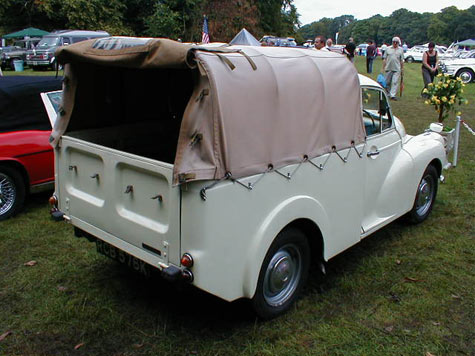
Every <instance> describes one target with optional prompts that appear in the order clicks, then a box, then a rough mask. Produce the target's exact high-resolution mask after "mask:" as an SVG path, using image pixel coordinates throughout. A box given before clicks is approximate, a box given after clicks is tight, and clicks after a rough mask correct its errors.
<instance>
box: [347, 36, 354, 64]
mask: <svg viewBox="0 0 475 356" xmlns="http://www.w3.org/2000/svg"><path fill="white" fill-rule="evenodd" d="M355 50H356V45H355V42H354V41H353V37H350V39H349V40H348V43H347V44H346V46H345V54H346V56H347V57H348V59H349V60H350V61H351V62H354V61H355Z"/></svg>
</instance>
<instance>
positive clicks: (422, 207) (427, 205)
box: [409, 166, 438, 224]
mask: <svg viewBox="0 0 475 356" xmlns="http://www.w3.org/2000/svg"><path fill="white" fill-rule="evenodd" d="M437 185H438V174H437V170H436V169H435V167H434V166H428V167H427V168H426V170H425V172H424V174H423V175H422V179H421V181H420V182H419V186H418V187H417V193H416V199H415V201H414V206H413V207H412V210H411V211H410V212H409V218H410V220H411V221H412V222H413V223H416V224H417V223H420V222H423V221H424V220H425V219H427V217H428V216H429V214H430V212H431V211H432V207H433V206H434V203H435V197H436V195H437Z"/></svg>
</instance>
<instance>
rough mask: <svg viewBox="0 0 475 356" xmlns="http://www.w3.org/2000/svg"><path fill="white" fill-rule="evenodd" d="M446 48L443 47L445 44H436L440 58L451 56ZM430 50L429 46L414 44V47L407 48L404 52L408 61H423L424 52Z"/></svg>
mask: <svg viewBox="0 0 475 356" xmlns="http://www.w3.org/2000/svg"><path fill="white" fill-rule="evenodd" d="M444 48H445V47H443V46H435V50H436V51H437V55H438V57H439V60H441V59H443V58H446V57H447V56H449V54H446V50H445V49H444ZM428 50H429V47H428V46H414V47H411V48H409V49H408V50H407V52H405V53H404V60H405V61H406V62H407V63H412V62H422V57H423V56H424V52H426V51H428Z"/></svg>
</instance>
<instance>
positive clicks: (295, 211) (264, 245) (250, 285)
mask: <svg viewBox="0 0 475 356" xmlns="http://www.w3.org/2000/svg"><path fill="white" fill-rule="evenodd" d="M298 219H308V220H310V221H313V222H314V223H315V224H316V225H317V226H318V228H319V229H320V231H321V233H322V236H323V237H324V238H325V236H328V235H329V234H328V230H329V219H328V216H327V214H326V212H325V209H324V208H323V206H322V205H321V204H320V203H319V202H318V201H317V200H316V199H314V198H312V197H309V196H304V195H301V196H294V197H292V198H289V199H287V200H284V201H283V202H282V203H280V204H279V205H278V206H276V207H275V208H274V209H273V210H272V211H271V212H270V213H269V214H268V215H267V217H266V218H265V219H264V221H263V222H262V224H261V225H260V227H259V229H258V231H257V233H256V236H255V238H253V239H252V243H251V244H250V246H249V248H248V253H247V258H246V263H245V266H246V267H245V271H244V280H243V294H244V296H245V297H248V298H252V297H253V296H254V293H255V291H256V286H257V280H258V278H259V272H260V269H261V265H262V262H263V261H264V258H265V256H266V253H267V251H268V250H269V247H270V245H271V244H272V242H273V241H274V239H275V238H276V236H277V235H278V234H279V232H280V231H282V230H283V229H284V228H285V227H286V226H288V225H289V224H290V223H292V221H295V220H298ZM308 237H309V238H312V237H313V236H308ZM315 238H317V236H315ZM324 245H325V243H324Z"/></svg>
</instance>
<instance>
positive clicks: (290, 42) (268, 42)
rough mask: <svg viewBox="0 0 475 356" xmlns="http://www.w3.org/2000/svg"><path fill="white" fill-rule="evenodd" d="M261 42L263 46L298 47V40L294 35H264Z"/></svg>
mask: <svg viewBox="0 0 475 356" xmlns="http://www.w3.org/2000/svg"><path fill="white" fill-rule="evenodd" d="M259 42H260V43H261V44H262V45H263V46H277V47H296V46H297V42H295V38H292V37H276V36H264V37H262V38H261V39H260V40H259Z"/></svg>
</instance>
